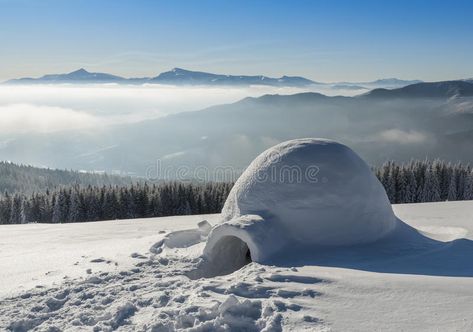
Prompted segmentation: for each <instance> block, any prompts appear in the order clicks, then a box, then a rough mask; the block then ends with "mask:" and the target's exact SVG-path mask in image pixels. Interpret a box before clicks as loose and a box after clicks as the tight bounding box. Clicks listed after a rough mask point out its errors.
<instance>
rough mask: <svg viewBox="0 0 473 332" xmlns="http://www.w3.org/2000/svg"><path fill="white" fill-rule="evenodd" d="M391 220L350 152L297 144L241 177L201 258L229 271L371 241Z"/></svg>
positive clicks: (271, 153)
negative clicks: (298, 252)
mask: <svg viewBox="0 0 473 332" xmlns="http://www.w3.org/2000/svg"><path fill="white" fill-rule="evenodd" d="M396 223H397V219H396V217H395V215H394V213H393V211H392V208H391V204H390V202H389V200H388V197H387V195H386V192H385V190H384V188H383V186H382V185H381V183H380V182H379V181H378V179H377V178H376V176H375V175H374V174H373V172H372V171H371V169H370V168H369V167H368V165H367V164H366V163H365V162H364V161H363V160H362V159H361V158H360V157H359V156H358V155H357V154H356V153H355V152H354V151H353V150H351V149H350V148H348V147H347V146H345V145H343V144H340V143H337V142H335V141H332V140H327V139H317V138H305V139H296V140H291V141H287V142H284V143H281V144H278V145H276V146H274V147H272V148H270V149H268V150H266V151H264V152H263V153H262V154H261V155H259V156H258V157H257V158H256V159H255V160H254V161H253V162H252V163H251V164H250V166H249V167H248V168H247V169H246V170H245V172H244V173H243V174H242V175H241V176H240V178H239V179H238V180H237V182H236V183H235V185H234V187H233V189H232V190H231V192H230V194H229V196H228V198H227V200H226V202H225V205H224V207H223V210H222V213H221V221H220V222H219V223H218V224H217V225H215V226H214V227H213V229H212V231H211V232H210V234H209V237H208V240H207V243H206V246H205V248H204V257H206V258H207V259H208V260H209V261H211V262H214V263H215V264H214V265H218V266H221V268H222V269H228V270H229V271H231V270H236V269H237V268H239V267H242V266H243V265H245V264H246V263H248V262H249V261H256V262H260V263H262V262H267V261H271V260H273V259H275V258H280V257H281V256H282V255H286V254H287V253H288V252H293V251H294V250H305V252H307V248H315V247H320V246H350V245H356V244H363V243H369V242H374V241H376V240H378V239H381V238H383V237H384V236H386V235H387V234H388V233H390V232H391V231H392V230H393V229H394V228H395V227H396ZM296 248H297V249H296ZM309 252H310V251H309Z"/></svg>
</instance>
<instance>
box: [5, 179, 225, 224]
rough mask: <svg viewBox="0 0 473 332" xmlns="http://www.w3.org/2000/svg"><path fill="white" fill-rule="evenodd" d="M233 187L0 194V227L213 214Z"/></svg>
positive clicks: (165, 186)
mask: <svg viewBox="0 0 473 332" xmlns="http://www.w3.org/2000/svg"><path fill="white" fill-rule="evenodd" d="M232 185H233V184H232V183H213V182H212V183H206V184H193V183H178V182H169V183H163V184H159V185H149V184H147V183H137V184H133V185H130V186H90V185H89V186H86V187H81V186H78V185H75V186H72V187H69V188H59V189H56V190H53V191H49V190H47V191H46V192H44V193H35V194H32V195H29V196H25V195H22V194H18V193H17V194H13V195H10V194H8V193H5V194H4V195H3V197H2V198H1V199H0V224H22V223H29V222H39V223H73V222H84V221H97V220H114V219H133V218H149V217H163V216H173V215H189V214H206V213H217V212H220V210H221V209H222V207H223V204H224V203H225V200H226V198H227V196H228V193H229V191H230V189H231V187H232Z"/></svg>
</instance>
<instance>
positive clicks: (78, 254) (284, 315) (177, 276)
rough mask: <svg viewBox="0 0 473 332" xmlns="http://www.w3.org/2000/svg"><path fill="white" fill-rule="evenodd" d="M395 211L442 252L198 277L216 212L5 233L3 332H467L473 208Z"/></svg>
mask: <svg viewBox="0 0 473 332" xmlns="http://www.w3.org/2000/svg"><path fill="white" fill-rule="evenodd" d="M394 211H395V213H396V215H397V216H398V217H399V218H401V219H402V220H404V221H405V222H406V223H408V224H409V225H411V226H414V227H416V228H417V229H418V230H420V231H421V232H422V234H423V235H424V236H428V237H429V238H431V239H434V240H435V243H436V244H437V245H436V247H435V248H431V247H422V246H421V247H409V246H400V247H398V248H397V251H396V252H397V257H389V255H386V253H385V252H382V251H377V250H370V247H365V248H364V249H363V248H361V249H356V248H355V249H354V250H353V249H350V250H348V251H345V252H344V253H342V252H339V253H336V254H332V258H336V259H334V260H332V264H331V266H330V265H329V264H325V266H324V265H323V264H320V265H314V264H310V262H309V261H308V260H306V259H305V260H301V261H300V262H294V264H293V266H291V265H290V264H278V265H275V266H266V265H259V264H256V263H251V264H249V265H247V266H245V267H244V268H242V269H241V270H239V271H236V272H234V273H232V274H230V275H226V276H216V277H214V278H208V279H205V278H204V279H194V280H193V279H192V278H195V277H196V276H198V275H199V272H201V271H199V269H200V268H202V267H201V266H199V259H198V256H199V254H200V252H201V250H202V248H203V243H202V242H200V243H199V236H200V235H199V236H196V235H198V234H199V230H197V229H196V227H197V226H196V224H197V223H198V222H199V221H201V220H203V219H208V220H209V221H210V222H211V223H215V222H216V221H217V219H218V216H217V215H213V216H189V217H170V218H156V219H147V220H146V219H141V220H129V221H110V222H97V223H85V224H74V225H70V224H69V225H20V226H1V232H0V265H1V266H2V271H1V275H0V285H3V287H2V288H1V295H0V329H7V328H10V330H13V331H25V330H28V329H33V330H36V331H46V330H48V329H49V331H56V330H71V331H72V330H85V331H88V330H92V329H93V330H94V331H101V330H104V331H107V330H118V331H129V330H132V329H134V330H153V329H154V330H153V331H172V330H175V329H178V330H186V329H187V330H191V331H201V330H228V329H229V328H232V329H234V330H235V329H246V330H250V331H252V330H254V331H257V330H265V331H278V330H281V329H282V330H298V331H303V330H307V331H329V330H333V331H347V330H349V331H371V330H383V331H436V330H438V331H470V330H471V329H472V328H473V316H472V315H471V304H472V298H473V265H472V264H471V255H472V254H473V245H472V244H471V243H472V241H473V235H472V234H473V224H472V219H471V216H472V215H473V201H468V202H446V203H425V204H411V205H395V206H394ZM185 229H188V231H184V232H183V230H185ZM162 230H166V231H167V232H166V233H161V234H160V233H159V231H162ZM175 231H180V232H175ZM173 232H175V233H173ZM153 244H154V245H153ZM372 249H374V248H372ZM358 250H360V251H358ZM361 253H362V254H363V255H359V254H361ZM311 255H312V256H313V257H317V256H320V253H312V254H311ZM334 255H335V256H334ZM322 256H323V255H322ZM108 261H110V263H107V262H108ZM18 262H21V264H18ZM76 262H77V265H75V264H76ZM115 262H117V263H118V265H115ZM347 262H351V265H352V266H350V267H348V265H347V264H345V263H347ZM383 268H384V269H383ZM388 268H389V269H388ZM88 269H91V271H89V272H90V273H88V272H87V270H88ZM186 271H187V275H188V276H190V278H189V277H187V276H186ZM65 276H67V277H66V278H65ZM35 286H38V287H36V288H35Z"/></svg>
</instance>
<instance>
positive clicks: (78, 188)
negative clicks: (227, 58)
mask: <svg viewBox="0 0 473 332" xmlns="http://www.w3.org/2000/svg"><path fill="white" fill-rule="evenodd" d="M373 171H374V173H375V174H376V176H377V177H378V179H379V180H380V182H381V183H382V184H383V186H384V187H385V189H386V193H387V195H388V197H389V199H390V201H391V202H392V203H419V202H437V201H447V200H448V201H455V200H472V199H473V172H472V169H471V167H470V166H468V165H466V166H465V165H462V164H460V163H458V164H451V163H446V162H443V161H440V160H435V161H411V162H409V163H407V164H396V163H395V162H387V163H385V164H384V165H383V166H381V167H378V168H375V169H373ZM2 181H5V180H2ZM232 185H233V183H223V182H209V183H205V184H200V183H188V182H167V183H160V184H148V183H145V182H139V183H135V184H124V185H110V184H103V185H90V184H89V185H82V184H77V183H76V184H74V185H70V186H57V187H55V188H54V187H52V189H49V190H45V191H39V192H36V193H31V194H28V191H26V193H18V192H16V193H9V192H8V191H6V192H5V193H4V194H3V195H2V196H1V198H0V224H21V223H29V222H39V223H68V222H84V221H97V220H113V219H132V218H147V217H161V216H173V215H189V214H206V213H218V212H220V210H221V209H222V207H223V204H224V203H225V200H226V198H227V195H228V193H229V192H230V190H231V188H232Z"/></svg>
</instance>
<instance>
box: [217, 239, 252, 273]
mask: <svg viewBox="0 0 473 332" xmlns="http://www.w3.org/2000/svg"><path fill="white" fill-rule="evenodd" d="M209 259H210V260H211V261H212V262H213V263H214V264H215V265H217V266H219V267H221V269H222V271H221V272H222V273H221V274H227V273H231V272H233V271H236V270H239V269H240V268H242V267H243V266H245V265H246V264H249V263H251V252H250V248H248V245H247V244H246V242H244V241H243V240H241V239H240V238H239V237H237V236H233V235H227V236H223V237H222V238H220V239H219V240H218V241H217V242H216V243H215V245H214V248H213V250H212V254H211V255H210V257H209ZM227 271H228V272H227Z"/></svg>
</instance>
